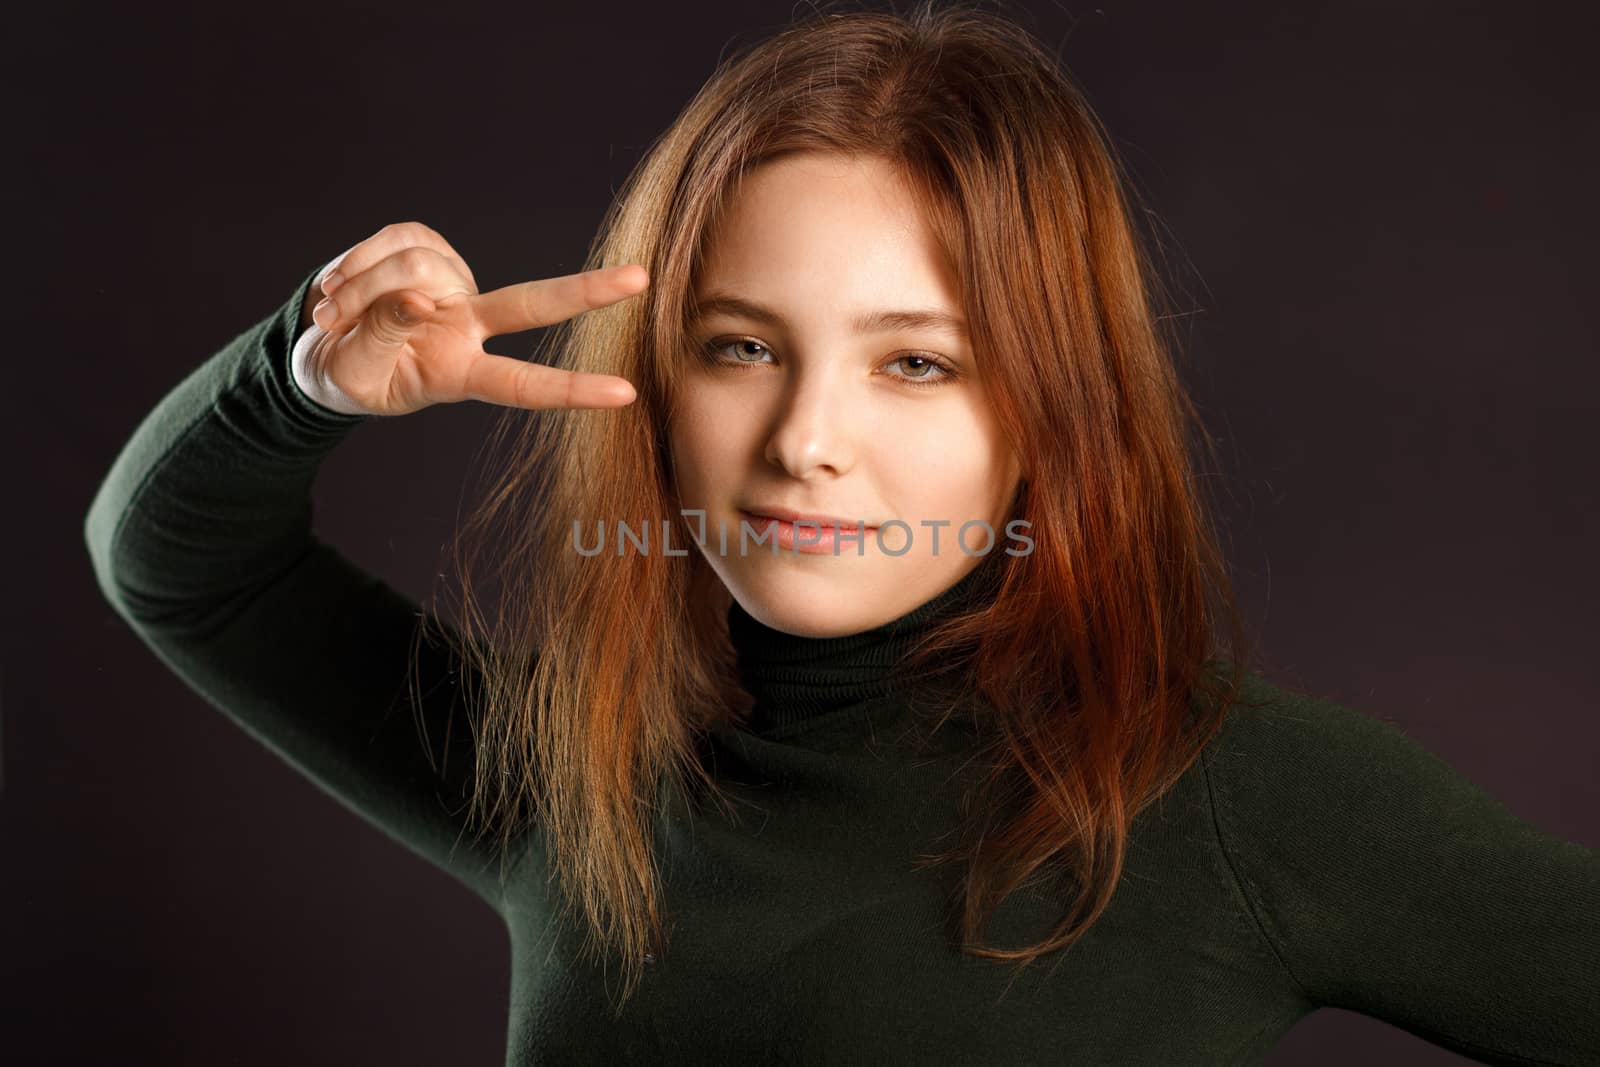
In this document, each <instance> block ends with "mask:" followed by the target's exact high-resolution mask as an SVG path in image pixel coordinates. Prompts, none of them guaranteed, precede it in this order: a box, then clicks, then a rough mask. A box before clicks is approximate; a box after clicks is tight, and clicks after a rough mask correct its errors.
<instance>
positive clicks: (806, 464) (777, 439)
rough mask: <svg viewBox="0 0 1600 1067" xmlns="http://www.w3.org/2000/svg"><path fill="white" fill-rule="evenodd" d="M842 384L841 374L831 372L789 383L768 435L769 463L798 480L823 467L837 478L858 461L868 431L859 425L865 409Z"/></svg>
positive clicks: (814, 374)
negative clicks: (860, 442)
mask: <svg viewBox="0 0 1600 1067" xmlns="http://www.w3.org/2000/svg"><path fill="white" fill-rule="evenodd" d="M842 384H843V383H842V382H841V381H840V379H839V375H838V374H836V373H834V372H831V371H826V370H823V371H819V372H817V373H812V374H809V375H808V374H800V375H797V376H796V377H795V378H794V379H793V380H792V381H790V382H788V383H786V385H787V388H785V390H784V391H783V395H782V397H781V399H780V400H779V402H778V409H777V411H776V412H775V413H774V415H773V423H772V430H771V433H770V434H769V435H768V438H767V447H766V453H765V454H766V458H767V461H768V462H770V463H773V464H776V465H777V466H780V467H782V468H783V469H784V470H785V471H786V472H787V473H788V474H789V475H790V476H791V477H794V478H805V477H810V476H812V475H813V474H815V473H817V472H818V471H826V472H827V473H831V474H833V475H835V476H838V475H841V474H844V473H845V472H846V471H848V470H849V469H850V468H851V467H852V466H853V465H854V463H855V450H856V441H857V440H858V434H859V433H860V432H861V431H862V430H863V429H864V428H862V427H858V426H856V425H855V423H856V422H857V421H858V420H859V417H860V415H862V414H864V413H863V412H861V410H860V405H859V404H856V403H854V402H853V401H852V399H851V398H850V397H848V396H846V395H845V391H844V390H843V388H842Z"/></svg>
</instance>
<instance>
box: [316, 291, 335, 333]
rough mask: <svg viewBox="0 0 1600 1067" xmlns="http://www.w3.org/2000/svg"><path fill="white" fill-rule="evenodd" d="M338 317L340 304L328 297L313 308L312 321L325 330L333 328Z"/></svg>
mask: <svg viewBox="0 0 1600 1067" xmlns="http://www.w3.org/2000/svg"><path fill="white" fill-rule="evenodd" d="M338 318H339V305H337V304H335V303H334V302H333V301H332V300H329V299H328V298H327V297H323V298H322V302H321V303H320V304H318V305H317V306H316V307H314V308H312V309H311V321H312V322H314V323H316V324H317V325H318V326H321V327H322V328H323V329H324V330H327V329H331V328H332V327H333V324H334V322H335V321H336V320H337V319H338Z"/></svg>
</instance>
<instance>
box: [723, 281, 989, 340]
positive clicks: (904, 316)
mask: <svg viewBox="0 0 1600 1067" xmlns="http://www.w3.org/2000/svg"><path fill="white" fill-rule="evenodd" d="M693 307H694V311H695V315H694V317H695V318H696V319H700V318H704V317H705V316H707V315H716V314H722V315H735V316H739V317H742V318H747V319H753V320H755V321H756V322H760V323H765V324H766V325H768V326H779V327H781V326H784V325H786V324H785V323H784V321H783V316H782V315H780V314H778V313H777V312H776V311H774V310H773V309H772V308H769V307H767V306H766V305H765V304H758V303H756V302H755V301H753V300H746V299H744V298H743V297H738V296H734V295H733V294H732V293H723V292H710V293H707V294H706V295H705V296H703V297H701V298H699V299H697V300H695V301H694V303H693ZM851 326H852V327H854V329H855V331H856V332H857V333H883V332H887V331H891V330H947V331H949V332H950V333H953V334H955V335H956V336H958V337H960V338H962V339H963V340H964V339H965V338H966V336H967V324H966V322H965V321H964V320H963V319H962V318H961V316H959V315H952V314H951V313H949V312H948V311H940V310H938V309H937V308H916V309H908V310H895V311H887V310H885V311H869V312H867V313H866V314H864V315H861V316H859V317H857V318H856V320H855V321H854V322H853V323H851Z"/></svg>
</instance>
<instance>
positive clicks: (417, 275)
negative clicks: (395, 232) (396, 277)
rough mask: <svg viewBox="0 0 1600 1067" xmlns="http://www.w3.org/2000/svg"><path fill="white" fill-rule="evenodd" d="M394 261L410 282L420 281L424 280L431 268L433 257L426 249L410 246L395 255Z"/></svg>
mask: <svg viewBox="0 0 1600 1067" xmlns="http://www.w3.org/2000/svg"><path fill="white" fill-rule="evenodd" d="M395 259H396V261H397V264H398V266H399V267H400V269H401V271H402V272H403V273H404V274H405V276H406V277H407V278H408V279H410V280H411V281H421V280H422V279H423V278H426V277H427V276H428V274H429V273H430V272H431V270H432V267H433V256H432V255H431V254H430V253H429V252H428V250H427V249H426V248H422V247H419V246H417V245H412V246H410V247H409V248H405V249H402V250H401V251H400V252H398V253H396V255H395Z"/></svg>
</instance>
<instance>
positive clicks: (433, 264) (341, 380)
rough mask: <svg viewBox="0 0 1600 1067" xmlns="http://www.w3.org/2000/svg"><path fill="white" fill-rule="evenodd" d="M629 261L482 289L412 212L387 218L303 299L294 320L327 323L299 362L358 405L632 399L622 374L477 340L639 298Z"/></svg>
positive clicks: (589, 403) (600, 403)
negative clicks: (505, 350) (503, 350)
mask: <svg viewBox="0 0 1600 1067" xmlns="http://www.w3.org/2000/svg"><path fill="white" fill-rule="evenodd" d="M649 282H650V279H649V276H648V275H647V274H646V272H645V269H644V268H643V267H642V266H640V265H639V264H637V263H628V264H624V265H622V266H620V267H607V268H605V269H603V270H591V271H583V272H581V273H579V274H567V275H562V276H560V277H556V278H544V279H540V280H538V281H531V282H521V283H519V284H516V285H508V286H506V287H505V288H503V289H496V290H494V291H492V292H488V293H479V292H478V285H477V282H476V281H474V280H473V277H472V271H471V270H470V269H469V268H468V267H467V264H466V261H465V260H463V259H462V258H461V256H460V255H458V254H457V253H456V250H455V249H453V248H451V247H450V244H449V242H447V241H446V240H445V239H444V238H443V237H441V236H439V234H438V233H436V232H435V231H434V230H432V229H430V228H429V227H427V226H424V225H423V224H422V223H420V222H399V223H393V224H391V225H388V226H385V227H384V228H383V229H381V230H379V231H378V232H377V233H375V234H373V235H372V236H371V237H369V238H367V239H366V240H365V241H362V242H361V243H360V244H358V245H356V246H354V247H353V248H351V249H350V250H349V251H348V252H346V253H345V254H344V255H343V256H341V257H340V258H339V260H338V261H337V262H335V263H334V265H333V270H331V271H330V272H329V273H328V276H327V278H326V279H324V281H323V283H322V292H323V294H326V299H324V300H322V301H321V303H318V304H316V305H315V307H314V308H313V307H312V306H311V305H312V301H313V300H315V299H316V298H317V297H318V296H319V294H318V293H317V292H316V290H312V292H311V293H310V294H309V295H308V296H307V298H306V304H307V307H306V308H304V309H303V314H302V319H301V322H302V325H303V326H308V325H310V323H312V322H313V321H314V322H315V323H316V325H318V326H320V327H321V328H322V330H324V331H326V333H325V334H324V335H323V336H320V337H318V338H317V339H316V343H315V345H314V346H313V347H312V349H311V354H310V356H309V357H308V361H307V366H306V368H305V369H306V371H307V373H309V374H311V375H312V376H314V377H315V379H317V380H319V381H324V382H327V383H330V384H332V385H334V386H337V387H338V388H339V390H341V391H342V392H343V393H344V395H345V396H347V397H349V398H350V400H351V401H352V402H353V403H354V404H356V405H357V406H358V407H360V408H361V409H362V410H363V411H365V412H368V413H370V414H374V415H406V414H409V413H411V412H413V411H418V410H420V409H422V408H425V407H427V406H429V405H430V404H450V403H455V402H457V401H461V400H483V401H487V402H488V403H491V404H504V405H507V406H509V407H518V408H612V407H621V406H623V405H625V404H629V403H632V402H633V399H634V396H635V393H634V389H633V386H632V385H631V384H630V383H629V382H628V380H627V379H625V378H619V377H616V376H615V375H610V374H589V373H587V372H583V371H568V370H561V369H559V368H556V367H551V366H547V365H545V364H542V363H535V362H533V361H531V360H521V359H512V358H510V357H507V356H497V355H494V354H492V353H489V352H485V351H484V350H483V342H484V340H485V339H487V338H490V337H495V336H498V335H500V334H506V333H516V332H518V331H521V330H531V329H533V328H535V327H538V326H548V325H550V324H552V323H556V322H560V321H561V320H563V319H568V318H571V317H572V316H574V315H577V314H580V313H581V312H585V311H590V310H592V309H594V308H600V307H605V306H606V305H607V304H614V303H616V302H617V301H618V300H623V299H626V298H627V297H630V296H635V295H637V294H638V293H640V292H642V291H643V290H644V289H645V287H646V286H648V285H649Z"/></svg>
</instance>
